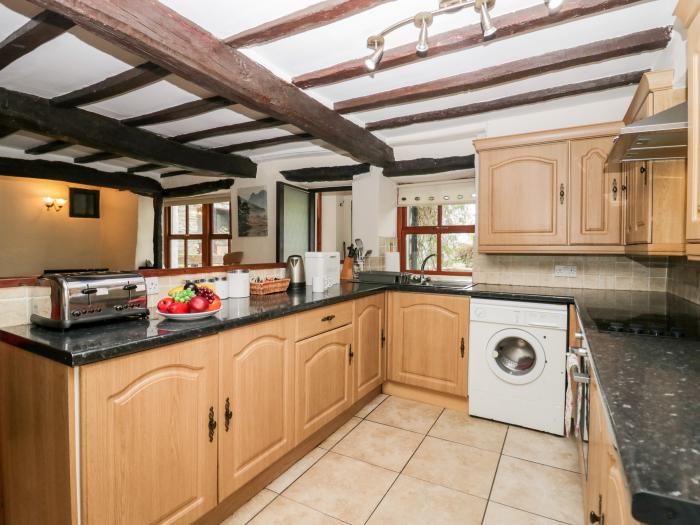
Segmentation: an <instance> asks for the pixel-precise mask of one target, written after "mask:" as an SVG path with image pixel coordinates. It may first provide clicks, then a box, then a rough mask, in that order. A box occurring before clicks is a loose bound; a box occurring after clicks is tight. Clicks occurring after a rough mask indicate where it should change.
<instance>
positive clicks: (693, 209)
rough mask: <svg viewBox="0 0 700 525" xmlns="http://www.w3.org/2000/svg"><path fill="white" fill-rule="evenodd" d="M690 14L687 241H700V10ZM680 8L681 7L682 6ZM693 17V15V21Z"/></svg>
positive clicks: (688, 33) (688, 3) (689, 5)
mask: <svg viewBox="0 0 700 525" xmlns="http://www.w3.org/2000/svg"><path fill="white" fill-rule="evenodd" d="M686 4H687V5H686V9H689V10H692V9H695V13H694V14H693V15H691V14H690V13H689V14H688V18H689V20H688V28H687V29H688V31H687V35H688V40H687V42H688V224H687V229H686V236H687V238H688V240H690V241H693V242H700V11H698V10H697V9H698V8H697V5H695V6H694V7H691V2H686ZM679 7H680V6H679ZM691 16H693V17H694V18H693V19H692V20H690V18H691Z"/></svg>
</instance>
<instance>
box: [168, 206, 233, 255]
mask: <svg viewBox="0 0 700 525" xmlns="http://www.w3.org/2000/svg"><path fill="white" fill-rule="evenodd" d="M164 244H165V263H166V267H167V268H199V267H202V266H221V265H223V264H224V255H226V254H227V253H229V252H230V251H231V202H230V201H228V200H226V201H221V202H208V203H183V204H172V205H170V206H166V207H165V243H164Z"/></svg>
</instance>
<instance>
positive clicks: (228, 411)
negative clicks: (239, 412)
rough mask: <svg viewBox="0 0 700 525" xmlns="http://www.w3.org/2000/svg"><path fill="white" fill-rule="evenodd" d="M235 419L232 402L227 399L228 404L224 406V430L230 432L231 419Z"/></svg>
mask: <svg viewBox="0 0 700 525" xmlns="http://www.w3.org/2000/svg"><path fill="white" fill-rule="evenodd" d="M232 417H233V412H231V400H230V399H229V398H228V397H227V398H226V404H225V405H224V429H225V430H226V432H228V429H229V427H230V426H231V418H232Z"/></svg>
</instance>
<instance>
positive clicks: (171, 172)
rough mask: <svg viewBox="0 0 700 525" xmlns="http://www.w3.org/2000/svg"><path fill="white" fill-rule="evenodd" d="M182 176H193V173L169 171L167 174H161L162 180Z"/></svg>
mask: <svg viewBox="0 0 700 525" xmlns="http://www.w3.org/2000/svg"><path fill="white" fill-rule="evenodd" d="M180 175H192V172H191V171H190V170H175V171H168V172H167V173H161V174H160V178H161V179H167V178H168V177H178V176H180Z"/></svg>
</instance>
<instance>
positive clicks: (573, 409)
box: [564, 354, 581, 437]
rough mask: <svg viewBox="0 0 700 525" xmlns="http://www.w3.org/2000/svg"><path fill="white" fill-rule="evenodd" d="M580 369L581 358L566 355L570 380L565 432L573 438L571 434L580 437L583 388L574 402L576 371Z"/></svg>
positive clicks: (567, 386) (567, 389)
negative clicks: (579, 419) (579, 417)
mask: <svg viewBox="0 0 700 525" xmlns="http://www.w3.org/2000/svg"><path fill="white" fill-rule="evenodd" d="M579 369H580V363H579V358H578V356H577V355H576V354H567V355H566V375H567V378H568V382H567V383H568V384H567V385H566V409H565V412H564V427H565V428H564V432H565V434H566V437H569V436H571V432H572V430H573V433H574V435H575V436H578V435H579V421H578V415H579V410H580V405H581V388H580V385H579V388H577V389H576V394H577V396H576V397H577V399H576V400H574V393H573V385H574V371H575V370H576V371H578V370H579Z"/></svg>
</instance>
